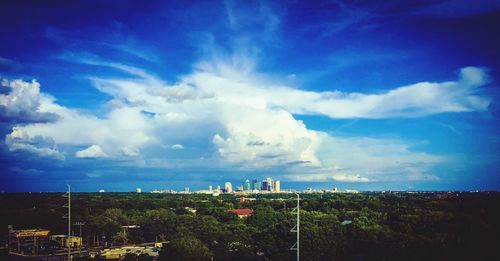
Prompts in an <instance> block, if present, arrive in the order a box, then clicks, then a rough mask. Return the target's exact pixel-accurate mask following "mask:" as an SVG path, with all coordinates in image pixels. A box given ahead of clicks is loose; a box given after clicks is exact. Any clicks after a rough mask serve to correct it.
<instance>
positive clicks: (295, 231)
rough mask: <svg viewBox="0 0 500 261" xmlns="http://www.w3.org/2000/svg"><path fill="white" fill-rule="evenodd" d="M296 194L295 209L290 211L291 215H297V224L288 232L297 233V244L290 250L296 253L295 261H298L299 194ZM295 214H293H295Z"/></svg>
mask: <svg viewBox="0 0 500 261" xmlns="http://www.w3.org/2000/svg"><path fill="white" fill-rule="evenodd" d="M296 194H297V207H296V208H294V209H293V210H292V214H297V224H295V226H294V227H293V228H292V229H291V230H290V232H294V233H297V242H295V244H293V246H292V247H291V248H290V250H295V251H297V261H299V260H300V194H299V193H296ZM294 211H295V212H296V213H295V212H294Z"/></svg>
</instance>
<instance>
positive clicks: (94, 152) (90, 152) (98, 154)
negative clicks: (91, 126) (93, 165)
mask: <svg viewBox="0 0 500 261" xmlns="http://www.w3.org/2000/svg"><path fill="white" fill-rule="evenodd" d="M75 156H76V157H77V158H103V157H107V156H108V155H107V154H106V153H105V152H104V151H103V150H102V148H101V147H99V145H92V146H90V147H88V148H86V149H84V150H79V151H77V152H76V153H75Z"/></svg>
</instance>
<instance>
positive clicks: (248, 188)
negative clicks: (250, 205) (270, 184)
mask: <svg viewBox="0 0 500 261" xmlns="http://www.w3.org/2000/svg"><path fill="white" fill-rule="evenodd" d="M243 190H244V191H251V190H252V184H251V183H250V180H248V179H247V180H245V183H243Z"/></svg>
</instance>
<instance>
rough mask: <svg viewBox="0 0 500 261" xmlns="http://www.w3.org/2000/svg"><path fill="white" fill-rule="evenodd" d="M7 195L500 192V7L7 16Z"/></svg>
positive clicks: (53, 5)
mask: <svg viewBox="0 0 500 261" xmlns="http://www.w3.org/2000/svg"><path fill="white" fill-rule="evenodd" d="M0 35H1V38H0V136H1V138H0V191H6V192H14V191H33V192H37V191H64V190H65V189H66V184H70V185H71V186H72V188H73V190H75V191H97V190H99V189H105V190H106V191H133V190H134V189H135V188H136V187H141V188H142V189H143V191H150V190H153V189H176V190H181V189H183V188H184V187H190V188H191V190H197V189H204V188H207V187H208V186H209V185H212V186H214V187H215V186H217V185H221V186H223V184H224V182H226V181H230V182H232V183H233V186H237V185H239V184H241V183H242V182H244V181H245V179H253V178H255V179H258V180H261V179H264V178H266V177H273V178H274V179H279V180H281V184H282V185H281V186H282V188H284V189H305V188H318V189H319V188H324V189H331V188H334V187H337V188H339V189H358V190H499V189H500V175H499V171H498V169H499V167H500V146H499V145H500V127H498V126H500V118H499V117H500V106H499V105H500V104H499V98H500V93H499V89H498V85H499V80H500V71H499V70H500V51H499V49H498V48H499V46H500V2H498V1H489V0H476V1H465V0H449V1H383V2H380V1H230V0H228V1H178V2H172V1H154V0H153V1H147V2H143V1H127V0H120V1H118V0H116V1H55V0H48V1H35V0H33V1H25V0H17V1H9V0H7V1H1V3H0Z"/></svg>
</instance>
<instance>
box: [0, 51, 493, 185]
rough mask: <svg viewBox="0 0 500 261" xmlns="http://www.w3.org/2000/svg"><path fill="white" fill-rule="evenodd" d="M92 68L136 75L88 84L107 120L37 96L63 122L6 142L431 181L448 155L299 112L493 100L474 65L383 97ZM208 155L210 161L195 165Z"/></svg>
mask: <svg viewBox="0 0 500 261" xmlns="http://www.w3.org/2000/svg"><path fill="white" fill-rule="evenodd" d="M87 63H88V62H87ZM89 64H94V63H89ZM95 64H97V65H99V66H111V67H114V68H116V69H119V70H123V71H125V72H127V73H129V74H130V75H131V76H132V77H133V79H122V78H98V77H93V78H92V81H93V82H94V84H95V86H96V87H97V88H98V90H100V91H101V92H104V93H106V94H108V95H110V96H111V97H112V98H111V101H110V102H108V104H109V106H108V110H109V111H108V112H107V113H106V114H104V115H103V116H101V117H97V116H95V115H92V114H89V113H85V112H81V111H78V110H75V109H71V108H67V107H64V106H61V105H59V104H57V103H56V101H55V100H54V99H51V98H50V97H48V96H44V95H39V97H40V98H39V99H38V101H37V106H35V107H36V108H37V110H36V111H37V112H38V113H50V114H55V115H57V117H58V120H57V121H55V122H45V123H36V124H35V123H33V124H26V125H23V126H17V127H16V128H15V130H14V131H13V133H11V134H10V136H16V135H17V136H16V137H17V138H16V142H14V143H15V144H14V143H12V142H10V143H9V142H7V143H8V144H10V145H9V146H10V147H11V148H12V149H16V150H23V149H24V150H28V151H32V152H34V153H38V154H41V153H42V152H40V151H36V150H35V149H33V148H31V147H29V146H31V145H32V144H33V143H31V142H30V141H31V140H33V139H34V138H35V137H43V138H45V139H50V140H53V141H54V143H55V144H59V145H64V146H77V147H81V146H87V148H86V149H84V150H80V151H78V152H76V154H75V156H76V157H77V158H97V157H110V158H123V159H127V158H130V160H131V161H133V162H137V163H138V164H142V165H144V166H145V165H147V164H145V162H148V160H151V159H155V160H156V161H160V162H163V163H162V164H163V165H165V164H166V162H167V161H168V164H166V165H165V166H167V165H168V167H172V166H179V164H180V163H175V162H174V161H173V159H172V158H168V156H165V158H162V157H161V156H159V155H165V153H166V154H168V153H169V152H168V149H174V150H175V149H183V148H184V146H183V145H182V144H186V143H184V142H185V141H189V144H190V150H191V149H192V151H197V152H198V154H193V155H192V159H191V161H190V162H189V164H190V165H193V164H201V165H203V164H205V165H206V164H211V165H212V166H211V167H213V165H217V166H218V167H225V168H242V169H246V170H248V169H268V168H278V169H280V170H281V171H283V173H287V174H286V175H288V176H287V177H288V178H289V179H291V180H305V181H319V180H336V181H344V182H369V181H381V180H387V181H389V180H398V179H406V180H411V179H416V178H422V177H427V179H428V180H433V179H435V178H433V176H432V174H430V173H429V170H430V169H431V168H432V167H433V166H434V165H436V164H439V163H440V162H442V161H444V160H445V159H444V158H443V157H440V156H436V155H432V154H427V153H422V152H416V151H414V150H413V149H412V147H411V144H407V143H406V142H404V141H401V140H387V139H371V138H363V137H356V138H343V137H334V136H332V135H331V134H328V133H325V132H322V131H316V130H311V129H309V128H308V127H307V126H306V125H305V124H304V123H303V122H301V121H300V120H297V119H296V118H295V117H294V115H295V114H311V115H324V116H328V117H330V118H332V119H337V118H370V119H377V118H392V117H422V116H427V115H433V114H438V113H444V112H468V111H483V110H487V107H488V105H489V103H490V100H489V98H487V97H484V96H481V95H480V88H481V86H483V85H485V84H487V83H488V76H487V74H486V73H485V70H483V69H481V68H476V67H466V68H463V69H462V70H461V71H460V76H459V78H458V79H457V80H455V81H448V82H440V83H431V82H421V83H416V84H412V85H408V86H402V87H398V88H394V89H392V90H390V91H387V92H385V93H379V94H369V93H367V94H363V93H342V92H340V91H330V92H314V91H304V90H300V89H297V88H292V87H289V86H284V85H276V84H274V83H270V82H269V81H266V78H265V77H262V75H259V74H256V73H253V72H252V70H253V69H252V68H248V67H247V65H248V63H245V62H242V63H236V64H240V65H241V64H243V65H242V66H243V67H244V68H239V67H236V68H235V67H234V66H232V65H230V64H229V65H228V64H225V63H221V62H220V61H212V62H210V63H204V64H201V65H200V66H198V67H197V69H196V70H195V71H194V72H193V73H191V74H188V75H186V76H184V77H181V78H180V79H179V81H178V82H177V83H175V84H173V85H169V84H166V83H164V82H163V81H162V80H160V79H157V78H155V77H154V76H152V75H150V74H148V73H146V72H144V71H143V70H140V69H137V68H132V67H128V66H124V65H118V64H114V63H102V62H95ZM250 67H251V65H250ZM32 84H33V83H32ZM35 85H36V88H39V85H38V84H37V83H36V84H35ZM36 88H35V89H36ZM35 92H36V93H39V89H36V90H35ZM18 133H22V134H23V135H18ZM19 144H24V145H22V146H20V145H19ZM168 144H173V145H168ZM207 145H208V146H207ZM37 148H39V149H41V147H37ZM44 148H45V149H51V148H50V147H44ZM165 149H166V150H165ZM139 151H141V153H140V154H139ZM49 152H50V151H45V152H44V153H45V154H48V153H49ZM170 153H171V154H168V155H170V156H172V155H174V154H173V153H172V152H170ZM123 156H125V157H123ZM174 156H175V155H174ZM172 157H173V156H172ZM206 157H210V158H211V159H212V160H210V161H200V160H198V159H199V158H206ZM172 162H174V163H172ZM179 162H181V161H179ZM142 165H141V166H142ZM181 165H182V164H181ZM205 165H204V166H205ZM205 167H207V166H205ZM419 173H423V174H419ZM382 176H383V177H384V178H381V177H382ZM436 178H437V177H436Z"/></svg>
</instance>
